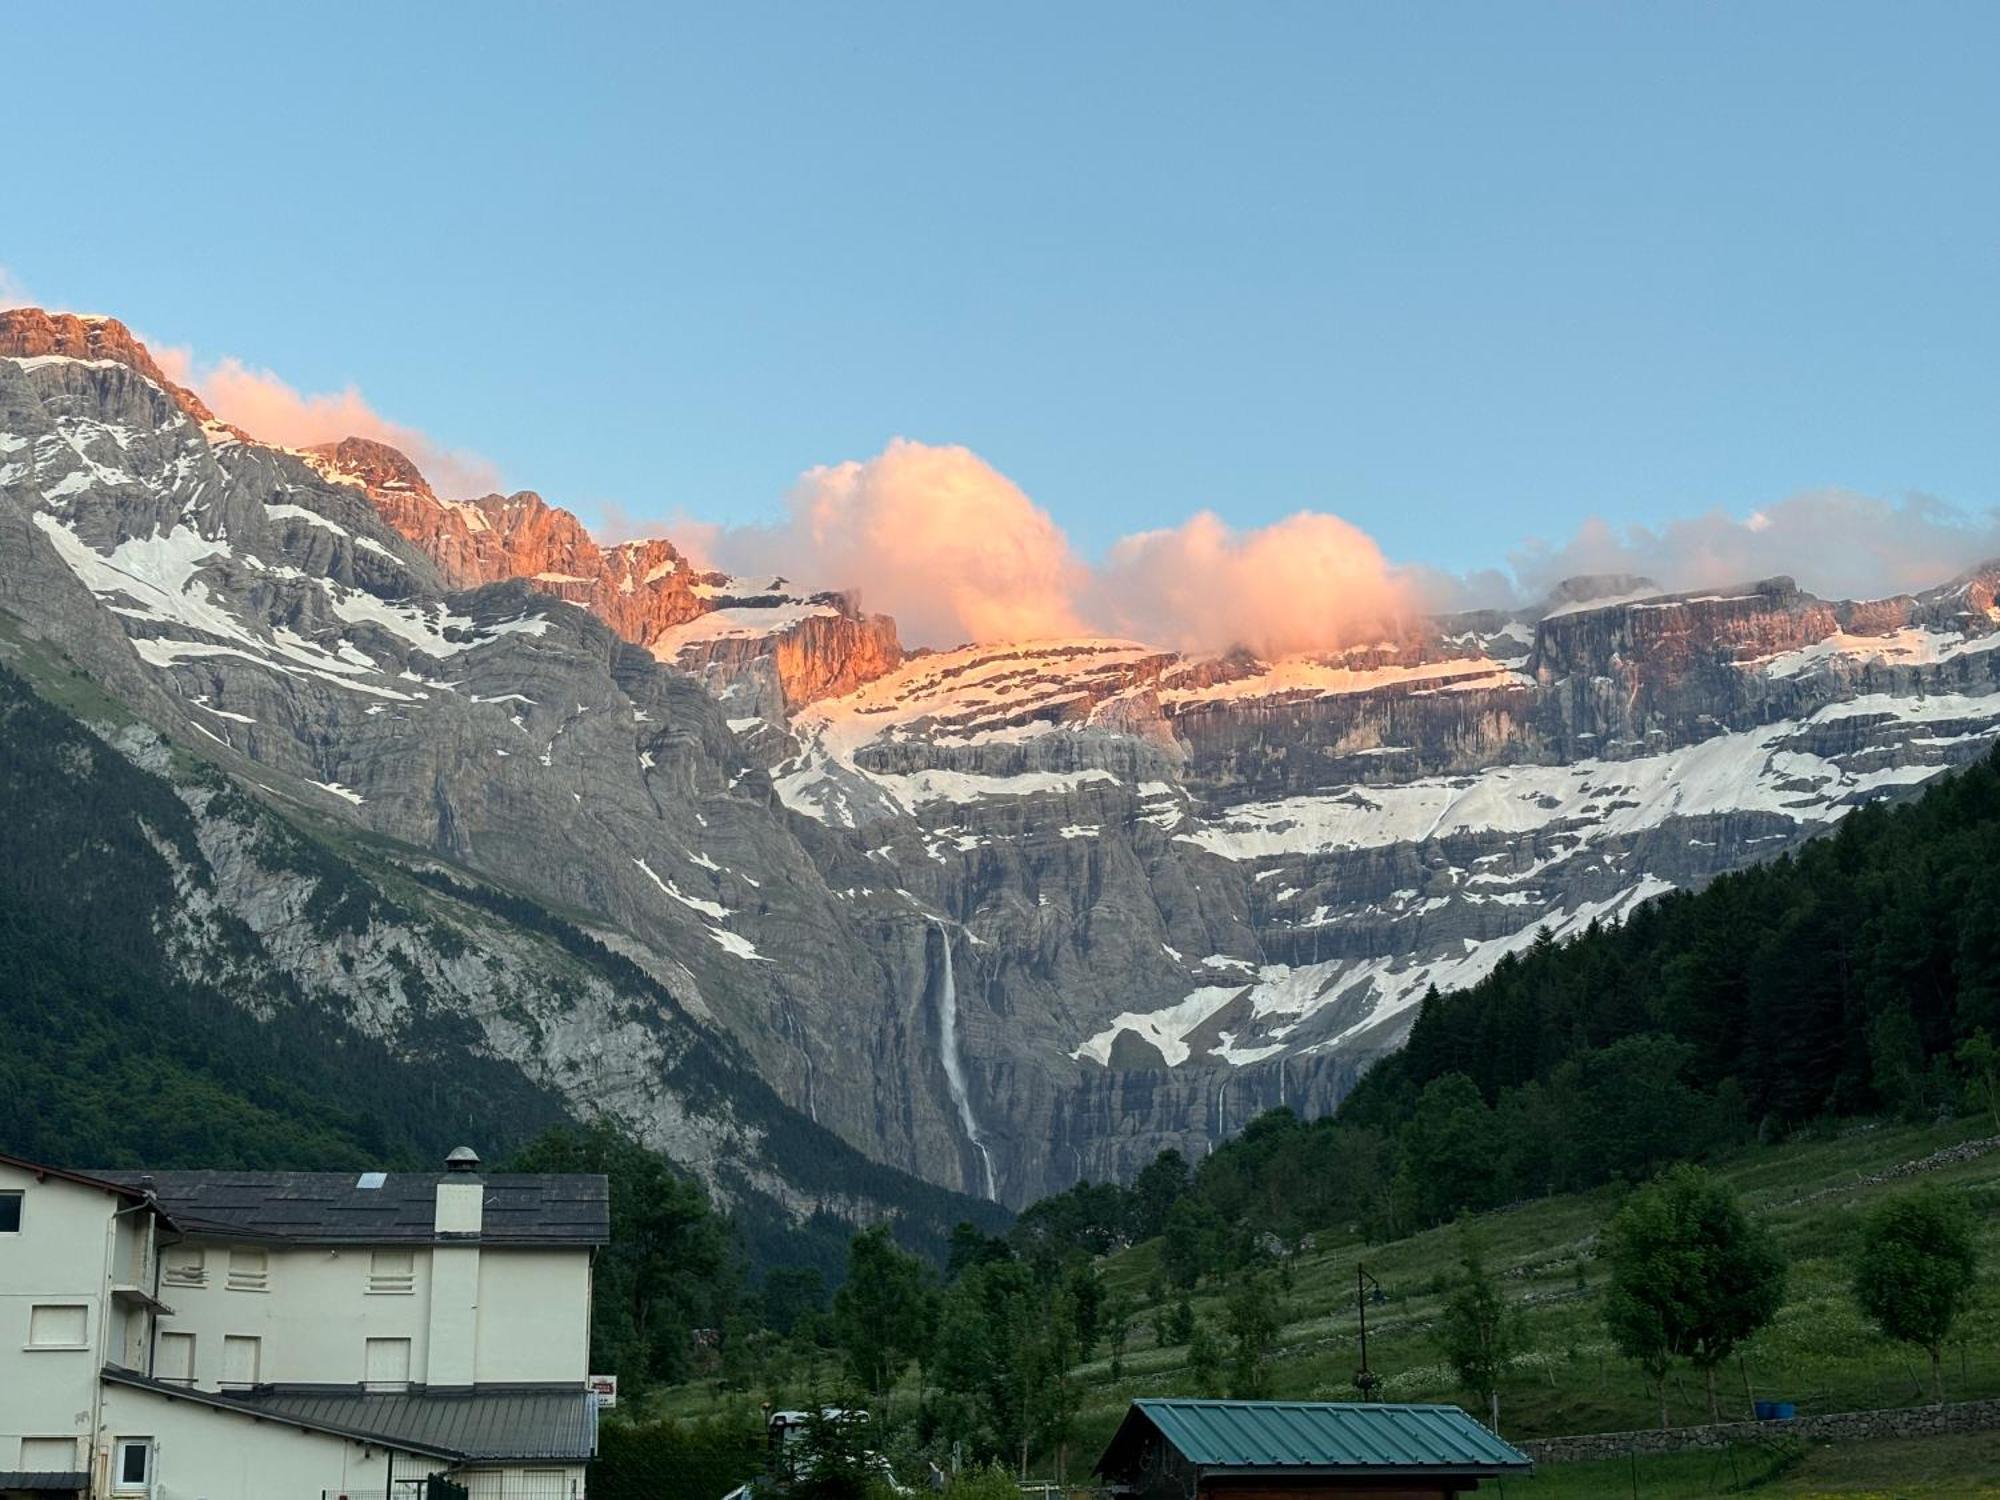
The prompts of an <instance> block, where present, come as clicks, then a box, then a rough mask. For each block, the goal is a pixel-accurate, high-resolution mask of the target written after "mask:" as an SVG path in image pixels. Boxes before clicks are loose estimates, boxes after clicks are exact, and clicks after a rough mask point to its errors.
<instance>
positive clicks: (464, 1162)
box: [444, 1146, 479, 1172]
mask: <svg viewBox="0 0 2000 1500" xmlns="http://www.w3.org/2000/svg"><path fill="white" fill-rule="evenodd" d="M444 1169H445V1170H446V1171H447V1172H477V1171H478V1170H479V1153H478V1152H477V1151H474V1150H473V1149H472V1148H471V1147H470V1146H454V1147H452V1148H451V1155H449V1156H447V1157H446V1158H445V1159H444Z"/></svg>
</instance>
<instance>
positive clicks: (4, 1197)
mask: <svg viewBox="0 0 2000 1500" xmlns="http://www.w3.org/2000/svg"><path fill="white" fill-rule="evenodd" d="M0 1203H11V1204H13V1205H14V1227H13V1228H12V1229H9V1228H8V1227H7V1226H6V1225H5V1224H4V1223H0V1236H8V1237H11V1236H13V1235H17V1234H19V1233H21V1226H22V1224H24V1223H25V1222H26V1221H27V1217H28V1193H27V1189H25V1188H0Z"/></svg>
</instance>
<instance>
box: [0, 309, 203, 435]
mask: <svg viewBox="0 0 2000 1500" xmlns="http://www.w3.org/2000/svg"><path fill="white" fill-rule="evenodd" d="M42 354H59V355H63V356H65V357H67V358H70V359H110V360H116V361H117V362H118V363H119V364H121V365H127V366H129V367H130V368H132V369H134V370H137V371H138V372H139V373H140V374H141V375H143V376H145V377H146V378H147V379H148V380H150V381H152V382H153V384H154V385H157V386H158V387H159V388H160V389H161V390H163V391H165V392H166V393H167V394H168V395H169V396H171V397H173V398H174V400H175V402H176V403H178V405H179V406H180V408H181V410H182V411H184V412H186V413H187V414H188V415H189V416H190V417H192V418H194V419H195V421H197V422H200V423H202V424H203V425H205V426H206V425H221V424H219V423H217V421H216V416H215V413H214V412H212V411H210V410H209V409H208V405H207V403H206V402H204V401H203V400H202V399H201V397H199V396H197V395H196V394H195V393H194V392H193V391H191V390H189V389H188V388H187V387H186V386H184V385H179V384H176V383H175V382H174V381H172V380H169V379H168V378H167V375H166V372H165V371H164V370H162V369H161V368H160V367H159V364H158V363H157V362H156V361H155V360H154V358H153V356H152V353H151V351H149V350H148V349H147V348H146V346H145V345H144V344H143V343H141V342H140V341H139V339H138V338H137V337H135V336H134V334H133V332H132V330H131V329H129V328H127V327H126V326H125V325H124V324H123V323H121V322H119V321H118V319H116V318H112V317H106V316H105V315H104V314H103V313H73V312H51V311H49V310H48V309H47V308H42V307H10V308H6V309H0V355H11V356H14V357H17V358H33V357H34V356H36V355H42ZM231 430H232V431H234V429H231ZM237 435H238V436H239V437H240V436H242V434H241V433H238V434H237Z"/></svg>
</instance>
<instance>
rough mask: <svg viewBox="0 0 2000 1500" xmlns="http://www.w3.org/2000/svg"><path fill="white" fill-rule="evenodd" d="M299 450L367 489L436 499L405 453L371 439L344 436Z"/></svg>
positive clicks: (421, 472)
mask: <svg viewBox="0 0 2000 1500" xmlns="http://www.w3.org/2000/svg"><path fill="white" fill-rule="evenodd" d="M301 451H303V452H305V453H308V454H310V455H312V456H313V457H315V458H319V459H322V460H324V461H325V463H326V464H327V466H328V467H329V468H331V469H333V470H336V471H338V472H339V473H340V474H342V475H344V476H346V477H349V478H352V479H356V480H359V481H360V482H361V483H362V484H363V485H365V486H366V487H367V488H369V489H371V490H403V491H406V492H408V493H410V494H414V495H422V496H425V497H426V498H429V499H433V500H434V499H436V498H437V496H436V494H435V493H434V492H433V491H432V489H431V486H430V481H429V480H427V479H425V478H424V476H423V471H422V470H420V469H419V468H418V467H417V466H416V464H415V463H413V462H412V461H411V459H410V456H409V455H408V454H406V453H404V452H403V451H402V449H400V448H392V447H391V446H390V445H389V444H387V443H383V442H378V441H376V440H375V439H374V438H365V437H344V438H342V439H341V440H340V441H339V442H337V443H314V444H312V445H311V446H310V447H308V448H305V449H303V450H301Z"/></svg>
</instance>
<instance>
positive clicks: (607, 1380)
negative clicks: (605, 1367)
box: [583, 1375, 618, 1411]
mask: <svg viewBox="0 0 2000 1500" xmlns="http://www.w3.org/2000/svg"><path fill="white" fill-rule="evenodd" d="M583 1384H584V1388H585V1389H586V1390H588V1391H589V1392H590V1394H591V1395H593V1396H595V1397H596V1398H597V1407H598V1410H600V1411H609V1410H610V1409H611V1408H612V1407H614V1406H616V1405H617V1404H618V1377H617V1376H616V1375H592V1376H591V1377H590V1378H589V1379H588V1380H586V1381H584V1383H583Z"/></svg>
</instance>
